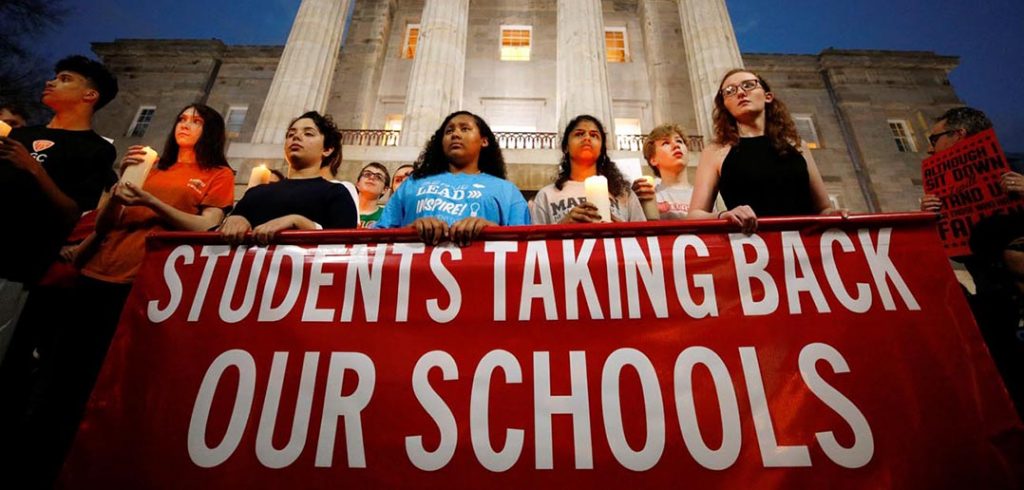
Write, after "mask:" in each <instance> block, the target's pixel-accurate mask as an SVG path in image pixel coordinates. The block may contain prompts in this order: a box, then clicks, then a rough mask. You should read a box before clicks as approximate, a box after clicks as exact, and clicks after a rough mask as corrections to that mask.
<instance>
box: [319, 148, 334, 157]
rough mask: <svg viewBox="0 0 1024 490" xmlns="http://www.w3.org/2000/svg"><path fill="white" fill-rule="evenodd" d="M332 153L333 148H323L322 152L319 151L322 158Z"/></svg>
mask: <svg viewBox="0 0 1024 490" xmlns="http://www.w3.org/2000/svg"><path fill="white" fill-rule="evenodd" d="M333 154H334V148H324V150H323V151H322V152H320V156H321V157H323V158H327V157H329V156H331V155H333Z"/></svg>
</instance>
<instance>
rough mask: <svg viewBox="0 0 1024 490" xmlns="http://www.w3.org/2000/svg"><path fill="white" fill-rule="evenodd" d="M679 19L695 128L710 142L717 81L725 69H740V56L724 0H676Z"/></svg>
mask: <svg viewBox="0 0 1024 490" xmlns="http://www.w3.org/2000/svg"><path fill="white" fill-rule="evenodd" d="M679 19H680V22H681V24H682V27H683V42H684V43H685V45H686V61H687V63H688V64H689V66H690V86H691V87H692V88H693V105H694V109H696V116H697V129H698V130H699V131H700V134H701V135H702V136H704V140H705V141H711V139H712V138H713V136H714V131H713V130H712V127H713V126H712V123H711V111H712V110H713V109H714V107H715V93H716V92H718V83H719V82H721V79H722V75H725V72H727V71H729V70H730V69H732V68H742V67H743V59H742V58H740V48H739V45H738V44H737V43H736V33H735V32H733V30H732V20H730V19H729V11H728V10H727V9H726V8H725V0H679Z"/></svg>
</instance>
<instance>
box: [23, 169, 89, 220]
mask: <svg viewBox="0 0 1024 490" xmlns="http://www.w3.org/2000/svg"><path fill="white" fill-rule="evenodd" d="M29 173H30V174H31V175H32V177H33V178H34V179H35V180H36V182H37V183H38V184H39V189H40V190H42V191H43V195H44V196H46V199H47V200H48V201H49V202H50V203H51V204H52V205H53V207H54V208H56V209H57V211H58V212H59V213H60V217H61V218H62V220H63V222H64V224H74V223H75V222H76V221H78V217H79V215H80V214H81V211H80V210H79V209H78V204H77V203H76V202H75V201H74V200H72V199H71V198H70V197H68V195H67V194H65V193H64V192H62V191H61V190H60V188H59V187H57V184H56V183H54V182H53V179H51V178H50V175H49V174H47V173H46V170H43V168H42V167H41V166H37V167H35V168H34V169H33V170H32V171H30V172H29Z"/></svg>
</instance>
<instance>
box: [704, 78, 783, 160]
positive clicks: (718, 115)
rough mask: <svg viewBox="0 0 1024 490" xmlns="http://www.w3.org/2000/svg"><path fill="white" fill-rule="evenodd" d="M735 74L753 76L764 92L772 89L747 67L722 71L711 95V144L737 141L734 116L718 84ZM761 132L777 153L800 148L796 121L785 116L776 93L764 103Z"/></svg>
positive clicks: (729, 143)
mask: <svg viewBox="0 0 1024 490" xmlns="http://www.w3.org/2000/svg"><path fill="white" fill-rule="evenodd" d="M737 73H749V74H751V75H754V76H755V77H757V81H758V83H760V84H761V88H763V89H764V91H765V93H767V92H771V91H772V89H771V88H770V87H769V86H768V82H767V81H766V80H765V79H764V78H763V77H761V75H758V74H757V73H754V72H752V71H750V70H746V69H743V68H735V69H732V70H729V71H728V72H726V73H725V76H723V77H722V81H721V82H719V83H718V93H716V94H715V110H714V112H712V114H711V119H712V121H713V122H714V123H715V143H718V144H720V145H736V144H737V143H739V142H740V132H739V128H738V126H737V123H736V118H735V117H733V115H732V114H730V113H729V109H727V108H726V107H725V97H723V96H722V85H724V84H725V80H726V79H728V78H729V77H731V76H733V75H735V74H737ZM773 95H774V94H773ZM764 134H765V136H768V139H769V140H770V141H771V142H772V148H775V151H777V152H778V153H779V155H785V154H787V153H790V152H794V151H797V152H799V151H800V150H798V149H797V148H799V147H800V134H799V133H797V131H796V123H794V122H793V118H792V117H791V116H790V115H789V109H787V108H786V104H784V103H783V102H782V100H780V99H779V98H778V96H775V97H774V98H773V99H772V101H771V102H768V103H766V104H765V105H764Z"/></svg>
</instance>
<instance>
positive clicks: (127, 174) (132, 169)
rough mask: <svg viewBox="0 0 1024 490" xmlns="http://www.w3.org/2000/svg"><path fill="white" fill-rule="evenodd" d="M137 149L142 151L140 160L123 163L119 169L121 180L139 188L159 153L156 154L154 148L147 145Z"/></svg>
mask: <svg viewBox="0 0 1024 490" xmlns="http://www.w3.org/2000/svg"><path fill="white" fill-rule="evenodd" d="M130 151H131V150H130ZM139 151H141V152H142V161H141V162H139V163H134V164H131V165H125V167H124V168H123V169H122V170H121V182H131V183H132V184H134V185H135V187H138V188H140V189H141V188H142V184H143V183H144V182H145V181H146V176H147V175H149V171H150V170H151V169H152V168H153V165H154V164H155V163H156V159H157V157H158V156H159V155H157V153H156V150H154V149H152V148H150V147H148V146H145V147H143V148H142V149H141V150H139Z"/></svg>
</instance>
